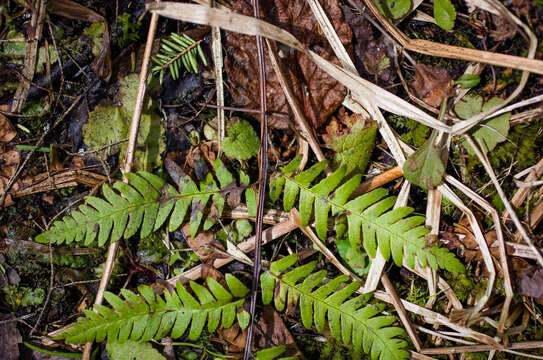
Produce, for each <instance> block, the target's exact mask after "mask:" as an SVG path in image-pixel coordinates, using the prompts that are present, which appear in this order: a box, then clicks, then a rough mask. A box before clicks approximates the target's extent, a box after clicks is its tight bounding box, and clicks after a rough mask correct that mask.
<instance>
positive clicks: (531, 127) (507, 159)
mask: <svg viewBox="0 0 543 360" xmlns="http://www.w3.org/2000/svg"><path fill="white" fill-rule="evenodd" d="M541 125H542V123H541V119H540V120H537V121H533V122H531V123H528V124H522V125H517V126H515V127H514V128H513V129H512V131H510V132H509V136H508V138H509V140H510V141H506V142H504V143H502V144H501V145H499V146H497V147H496V148H495V149H494V151H492V152H490V163H491V165H492V167H493V168H494V169H503V168H505V167H509V166H510V165H511V164H512V163H515V165H514V169H515V170H523V169H525V168H527V167H529V166H532V165H534V164H535V163H536V162H537V161H538V160H539V159H540V158H541V156H542V155H543V150H542V149H543V137H542V136H541V134H539V131H540V129H541Z"/></svg>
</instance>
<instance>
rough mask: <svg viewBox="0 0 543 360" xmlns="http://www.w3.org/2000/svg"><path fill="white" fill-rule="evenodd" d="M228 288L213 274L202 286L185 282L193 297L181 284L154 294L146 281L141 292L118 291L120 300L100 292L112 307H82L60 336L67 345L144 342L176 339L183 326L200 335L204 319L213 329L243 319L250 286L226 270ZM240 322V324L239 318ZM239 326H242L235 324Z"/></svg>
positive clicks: (194, 336)
mask: <svg viewBox="0 0 543 360" xmlns="http://www.w3.org/2000/svg"><path fill="white" fill-rule="evenodd" d="M226 284H227V287H228V290H227V289H225V288H224V287H223V286H222V285H220V284H219V283H218V282H217V281H216V280H214V279H212V278H208V279H207V288H206V287H204V286H202V285H199V284H198V283H196V282H193V281H191V282H190V283H189V285H190V288H191V289H192V292H193V293H194V294H195V295H196V298H195V297H194V296H193V295H192V294H190V293H189V292H188V291H187V289H185V287H183V285H181V283H177V287H176V290H175V291H172V292H171V293H170V292H168V291H166V292H165V293H164V294H162V295H157V294H156V293H155V291H154V290H153V289H152V288H151V287H149V286H146V285H142V286H140V287H139V288H138V292H139V293H140V296H138V295H136V294H135V293H134V292H132V291H129V290H127V289H122V290H121V293H122V296H123V297H124V299H122V298H120V297H118V296H117V295H115V294H113V293H110V292H107V291H106V292H105V293H104V297H105V299H106V300H107V302H108V303H109V304H110V305H111V308H109V307H106V306H103V305H95V306H94V311H91V310H85V311H84V312H85V317H81V318H79V319H78V321H77V322H76V323H75V324H74V325H73V326H72V327H70V328H68V329H67V330H66V331H65V332H63V333H62V334H60V335H59V338H60V339H65V340H66V342H68V343H76V344H83V343H85V342H89V341H90V342H92V341H102V340H104V339H106V338H107V340H108V341H126V340H133V341H141V342H145V341H149V340H151V339H155V340H160V339H161V338H163V337H165V336H171V337H172V338H178V337H181V336H182V335H183V334H184V333H185V331H187V330H188V337H189V339H190V340H196V339H197V338H199V337H200V334H201V333H202V330H203V328H204V326H205V324H206V323H207V329H208V330H209V331H210V332H213V331H215V330H216V329H217V327H218V326H219V325H222V326H223V327H224V328H229V327H230V326H232V324H233V323H234V321H235V320H236V317H238V318H239V317H247V315H248V314H247V313H246V311H245V310H242V311H241V312H238V309H240V308H241V307H242V306H243V302H244V301H245V297H246V296H247V294H248V293H249V289H248V288H247V287H246V286H245V285H243V284H242V283H241V282H240V281H239V280H238V279H237V278H235V277H234V276H233V275H230V274H226ZM239 323H240V324H242V322H241V321H240V322H239ZM240 326H241V325H240Z"/></svg>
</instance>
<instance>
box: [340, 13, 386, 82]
mask: <svg viewBox="0 0 543 360" xmlns="http://www.w3.org/2000/svg"><path fill="white" fill-rule="evenodd" d="M343 13H344V14H345V20H346V21H347V23H349V26H350V27H351V30H352V31H353V35H354V39H355V40H356V41H355V42H354V52H355V54H356V57H355V60H356V68H357V70H358V71H359V72H360V73H361V74H367V75H372V77H376V78H377V79H378V80H380V81H382V82H383V83H385V84H392V83H393V82H394V80H395V79H396V71H395V69H394V68H393V67H392V66H391V60H390V59H392V57H393V56H394V45H393V44H392V42H391V41H390V40H389V38H388V37H385V36H383V35H380V36H375V34H374V33H373V29H372V27H371V24H370V22H369V21H368V20H367V19H366V18H365V17H364V16H360V15H357V14H354V13H353V12H352V11H351V10H350V9H349V8H348V7H346V6H345V7H344V8H343ZM371 80H374V79H373V78H372V79H371Z"/></svg>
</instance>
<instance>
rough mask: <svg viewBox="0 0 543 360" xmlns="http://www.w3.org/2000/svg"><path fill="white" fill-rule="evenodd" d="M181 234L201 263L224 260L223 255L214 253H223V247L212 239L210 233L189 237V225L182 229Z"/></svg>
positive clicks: (200, 233)
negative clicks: (220, 251)
mask: <svg viewBox="0 0 543 360" xmlns="http://www.w3.org/2000/svg"><path fill="white" fill-rule="evenodd" d="M183 233H184V234H185V237H186V238H187V243H188V244H189V246H190V248H191V249H192V250H194V252H195V253H196V255H198V257H199V258H200V259H201V260H202V261H203V262H206V261H207V260H214V259H217V258H224V255H221V254H220V253H218V252H217V251H216V249H219V250H222V251H224V247H223V246H222V244H221V243H220V242H219V241H217V240H215V239H214V236H213V233H212V232H211V231H201V232H199V233H198V235H196V237H194V238H193V237H191V236H190V224H186V225H185V226H184V227H183Z"/></svg>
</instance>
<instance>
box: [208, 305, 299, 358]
mask: <svg viewBox="0 0 543 360" xmlns="http://www.w3.org/2000/svg"><path fill="white" fill-rule="evenodd" d="M218 332H219V334H220V335H221V337H222V338H223V339H224V340H226V341H227V342H228V343H229V344H230V346H229V347H228V354H229V355H233V356H239V355H240V353H243V350H244V349H245V339H246V338H247V329H245V330H243V331H241V330H240V328H239V325H238V324H237V323H235V324H234V325H232V326H231V327H230V328H228V329H223V328H220V329H219V330H218ZM253 334H254V342H253V344H252V350H253V352H256V351H258V350H262V349H267V348H270V347H274V346H279V345H286V347H287V352H286V354H284V355H283V356H298V358H299V359H303V358H304V357H303V354H302V352H301V351H300V349H298V346H297V345H296V342H295V341H294V338H293V337H292V335H291V334H290V331H289V330H288V328H287V327H286V325H285V323H284V322H283V319H282V318H281V315H279V313H278V312H277V311H275V309H274V308H273V307H272V306H270V305H266V306H264V308H263V312H262V317H261V318H260V320H259V321H258V323H257V324H256V326H255V329H254V333H253Z"/></svg>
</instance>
